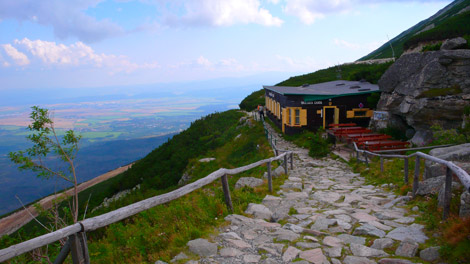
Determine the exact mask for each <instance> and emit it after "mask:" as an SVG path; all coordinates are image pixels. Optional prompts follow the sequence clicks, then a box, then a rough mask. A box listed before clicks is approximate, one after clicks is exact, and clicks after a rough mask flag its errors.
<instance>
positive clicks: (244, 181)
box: [235, 177, 263, 189]
mask: <svg viewBox="0 0 470 264" xmlns="http://www.w3.org/2000/svg"><path fill="white" fill-rule="evenodd" d="M260 185H263V180H261V179H258V178H255V177H243V178H240V179H239V180H238V181H237V183H235V189H240V188H243V187H245V186H248V187H251V188H254V187H257V186H260Z"/></svg>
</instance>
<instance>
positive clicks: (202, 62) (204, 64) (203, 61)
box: [196, 56, 212, 67]
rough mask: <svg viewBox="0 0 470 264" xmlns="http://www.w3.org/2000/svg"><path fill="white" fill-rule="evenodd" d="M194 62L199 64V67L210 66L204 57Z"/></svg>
mask: <svg viewBox="0 0 470 264" xmlns="http://www.w3.org/2000/svg"><path fill="white" fill-rule="evenodd" d="M196 62H197V64H199V65H201V66H205V67H210V66H212V63H211V62H210V61H209V60H208V59H207V58H205V57H204V56H199V58H198V59H197V61H196Z"/></svg>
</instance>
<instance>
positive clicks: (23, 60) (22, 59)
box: [2, 44, 30, 66]
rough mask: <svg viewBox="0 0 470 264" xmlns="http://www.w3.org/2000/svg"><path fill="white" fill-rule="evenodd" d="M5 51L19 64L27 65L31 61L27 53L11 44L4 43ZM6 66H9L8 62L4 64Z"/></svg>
mask: <svg viewBox="0 0 470 264" xmlns="http://www.w3.org/2000/svg"><path fill="white" fill-rule="evenodd" d="M2 47H3V49H4V50H5V53H6V54H7V55H8V56H10V58H11V59H12V60H13V61H14V62H15V63H16V65H19V66H25V65H28V64H29V63H30V61H29V59H28V56H26V54H24V53H22V52H20V51H18V50H17V49H16V48H15V47H13V46H12V45H11V44H4V45H2ZM3 65H4V66H9V64H8V62H6V63H4V64H3Z"/></svg>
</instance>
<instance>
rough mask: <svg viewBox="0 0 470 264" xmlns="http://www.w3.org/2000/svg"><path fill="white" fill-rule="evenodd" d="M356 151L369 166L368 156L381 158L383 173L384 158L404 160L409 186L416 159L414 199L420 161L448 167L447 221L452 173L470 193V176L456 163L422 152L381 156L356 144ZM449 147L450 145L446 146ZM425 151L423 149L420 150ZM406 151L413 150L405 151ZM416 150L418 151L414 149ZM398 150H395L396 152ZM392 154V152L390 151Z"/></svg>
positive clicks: (445, 199)
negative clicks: (423, 160) (409, 175)
mask: <svg viewBox="0 0 470 264" xmlns="http://www.w3.org/2000/svg"><path fill="white" fill-rule="evenodd" d="M353 144H354V150H355V151H356V158H357V160H358V161H359V153H362V154H363V157H364V162H365V163H366V164H368V162H369V161H368V155H371V156H375V157H379V158H380V171H381V173H383V170H384V166H383V164H384V158H399V159H403V160H404V177H403V181H404V182H405V184H408V174H409V168H408V160H409V159H410V158H413V157H414V158H415V171H414V177H413V191H412V193H413V198H415V197H416V192H417V191H418V187H419V168H420V159H421V158H423V159H425V160H429V161H432V162H436V163H439V164H442V165H445V166H446V179H445V187H444V188H445V189H444V190H445V191H444V206H443V213H442V214H443V215H442V218H443V219H444V220H445V219H447V217H449V212H450V202H451V199H452V173H454V174H455V175H456V176H457V177H458V178H459V180H460V182H461V183H462V185H463V186H464V187H465V189H466V190H467V191H469V192H470V176H469V175H468V173H467V172H466V171H464V170H463V169H462V168H460V167H458V166H457V165H455V164H454V163H452V162H450V161H447V160H443V159H439V158H436V157H434V156H431V155H427V154H424V153H422V152H419V151H418V152H415V153H413V154H410V155H398V154H381V153H374V152H370V151H367V150H361V149H359V148H358V147H357V145H356V143H355V142H354V143H353ZM445 146H449V145H445ZM435 147H443V146H433V148H435ZM420 149H423V148H420ZM405 150H413V149H405ZM414 150H416V149H414ZM396 151H397V150H394V152H396ZM390 152H392V151H390Z"/></svg>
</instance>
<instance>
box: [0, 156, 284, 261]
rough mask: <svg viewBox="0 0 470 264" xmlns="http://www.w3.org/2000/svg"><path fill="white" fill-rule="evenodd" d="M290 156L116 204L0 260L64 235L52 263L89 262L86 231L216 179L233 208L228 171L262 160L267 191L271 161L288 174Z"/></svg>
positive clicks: (17, 247) (7, 252)
mask: <svg viewBox="0 0 470 264" xmlns="http://www.w3.org/2000/svg"><path fill="white" fill-rule="evenodd" d="M288 158H290V165H291V169H292V168H293V154H292V152H290V151H287V152H284V153H282V154H280V155H277V156H276V157H273V158H269V159H264V160H260V161H258V162H255V163H252V164H249V165H246V166H243V167H239V168H236V169H224V168H222V169H219V170H217V171H215V172H213V173H211V174H209V175H207V176H206V177H204V178H202V179H199V180H197V181H195V182H193V183H190V184H188V185H185V186H183V187H181V188H179V189H177V190H174V191H172V192H169V193H165V194H162V195H158V196H154V197H151V198H148V199H146V200H143V201H140V202H137V203H134V204H131V205H128V206H125V207H122V208H119V209H117V210H115V211H112V212H109V213H105V214H102V215H99V216H95V217H92V218H88V219H85V220H83V221H80V222H78V223H76V224H74V225H71V226H67V227H65V228H62V229H59V230H57V231H54V232H51V233H48V234H45V235H42V236H39V237H36V238H33V239H30V240H28V241H25V242H22V243H19V244H16V245H13V246H10V247H8V248H5V249H1V250H0V262H3V261H6V260H9V259H11V258H13V257H16V256H19V255H21V254H23V253H26V252H29V251H31V250H34V249H36V248H40V247H42V246H45V245H48V244H51V243H53V242H56V241H58V240H61V239H67V238H68V240H67V242H66V244H65V246H64V247H63V248H62V250H61V252H60V253H59V256H58V257H57V259H56V260H55V261H54V263H63V261H64V260H65V258H66V257H67V256H68V254H69V253H70V252H71V253H72V261H73V263H74V264H75V263H90V259H89V255H88V247H87V242H86V232H89V231H93V230H96V229H98V228H101V227H105V226H108V225H110V224H113V223H116V222H119V221H121V220H123V219H125V218H128V217H130V216H133V215H135V214H138V213H140V212H142V211H145V210H147V209H150V208H152V207H155V206H157V205H160V204H164V203H168V202H170V201H173V200H175V199H178V198H180V197H182V196H184V195H186V194H188V193H190V192H192V191H195V190H197V189H199V188H202V187H204V186H206V185H208V184H210V183H212V182H213V181H215V180H217V179H219V178H220V179H221V183H222V188H223V191H224V198H225V203H226V205H227V207H228V208H229V210H230V211H233V206H232V200H231V197H230V189H229V185H228V181H227V175H234V174H238V173H241V172H244V171H247V170H250V169H253V168H255V167H258V166H261V165H263V164H266V165H267V170H268V189H269V191H270V192H272V191H273V186H272V175H271V163H272V162H273V161H276V160H281V159H283V167H284V171H285V173H286V174H287V173H288V168H287V164H288V162H287V159H288Z"/></svg>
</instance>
